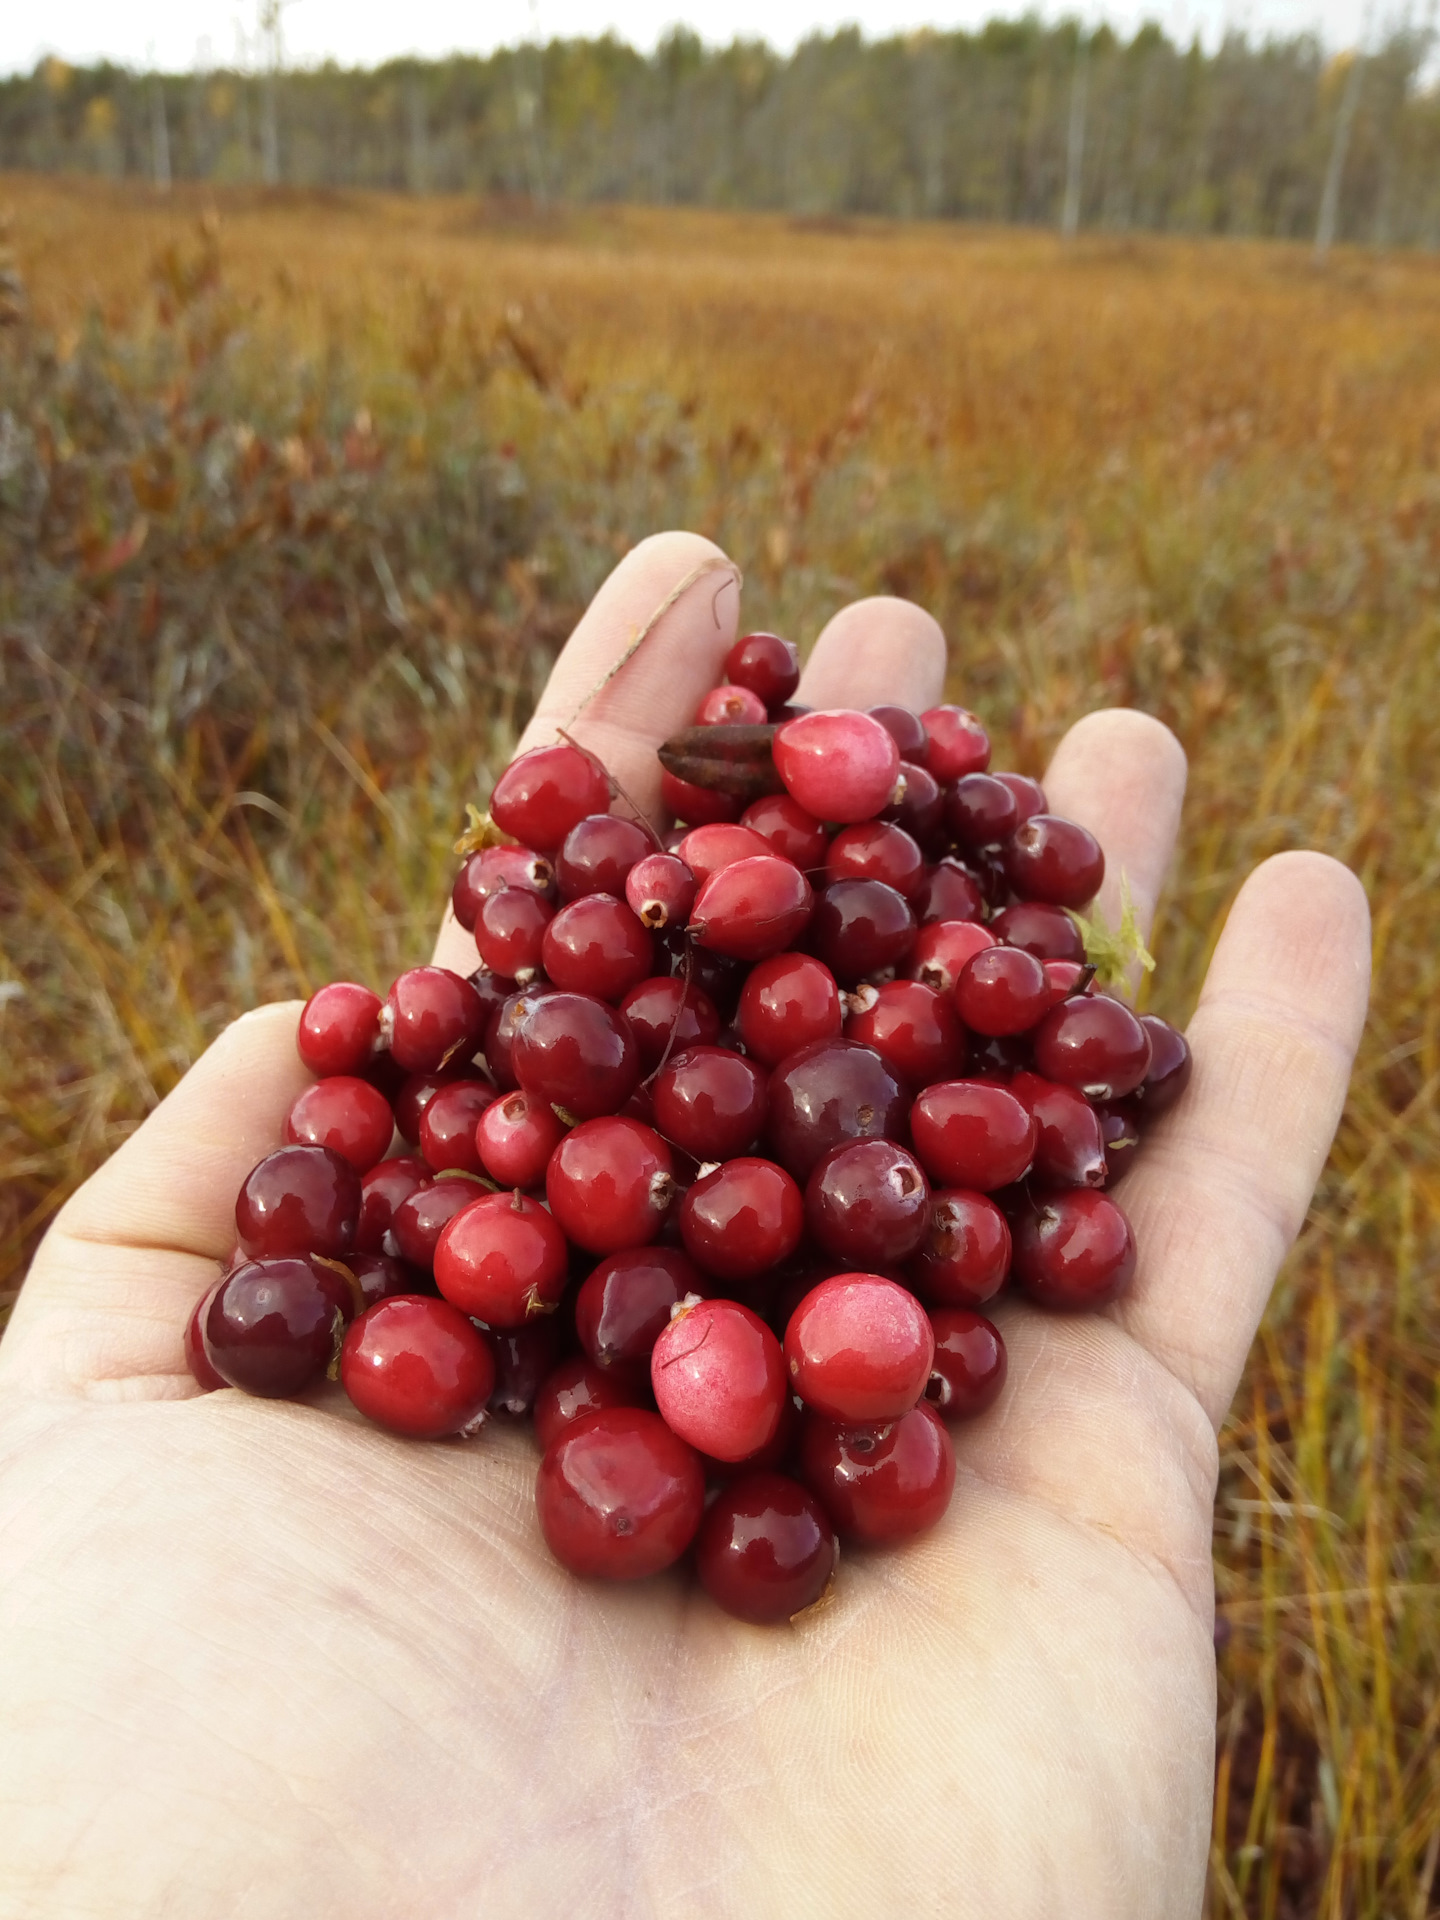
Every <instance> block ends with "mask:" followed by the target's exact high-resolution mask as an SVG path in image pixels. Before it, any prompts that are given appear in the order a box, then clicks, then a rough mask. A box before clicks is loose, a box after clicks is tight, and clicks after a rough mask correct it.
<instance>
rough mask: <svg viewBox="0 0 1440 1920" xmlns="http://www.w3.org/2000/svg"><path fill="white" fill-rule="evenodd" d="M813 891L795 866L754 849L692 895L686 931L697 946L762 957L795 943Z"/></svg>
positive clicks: (744, 956)
mask: <svg viewBox="0 0 1440 1920" xmlns="http://www.w3.org/2000/svg"><path fill="white" fill-rule="evenodd" d="M813 905H814V895H813V894H812V893H811V891H810V883H809V881H808V880H806V878H805V876H804V874H803V873H801V871H800V869H799V868H798V867H796V866H792V865H791V863H790V862H789V861H788V860H782V859H781V858H780V857H779V855H778V854H757V855H756V856H755V857H754V858H753V859H749V860H737V861H735V862H734V864H733V865H731V866H727V867H722V868H721V869H720V871H719V872H718V873H716V874H713V875H712V876H711V878H710V879H709V880H707V881H706V882H705V884H704V886H703V887H701V889H700V891H699V892H698V893H697V894H696V896H695V905H694V906H693V907H692V909H691V912H690V927H689V931H690V934H691V936H692V938H694V939H695V940H697V941H698V942H699V943H700V945H701V946H702V947H710V948H712V949H713V950H714V951H715V952H716V953H722V954H725V955H726V956H727V957H728V958H730V959H732V960H750V961H754V960H763V959H765V957H766V956H767V955H768V954H772V953H782V952H784V951H785V949H786V948H787V947H792V946H794V944H795V942H796V940H797V939H798V938H799V936H800V935H801V934H802V933H803V932H804V931H805V928H806V926H807V925H808V924H809V921H810V913H811V909H812V907H813Z"/></svg>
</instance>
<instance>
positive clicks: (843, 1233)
mask: <svg viewBox="0 0 1440 1920" xmlns="http://www.w3.org/2000/svg"><path fill="white" fill-rule="evenodd" d="M805 1218H806V1221H807V1223H808V1225H809V1228H810V1233H811V1236H812V1238H813V1239H814V1240H815V1241H816V1242H817V1244H818V1245H819V1246H820V1247H821V1248H822V1249H823V1250H824V1251H825V1252H826V1253H828V1254H829V1255H830V1257H831V1259H833V1260H840V1261H843V1262H844V1264H845V1265H846V1266H848V1267H854V1268H859V1269H862V1270H868V1269H870V1268H873V1267H877V1266H895V1265H898V1264H899V1263H900V1262H901V1261H902V1260H908V1259H909V1257H910V1255H911V1254H912V1253H914V1252H915V1251H916V1249H917V1248H918V1247H919V1245H920V1243H921V1241H922V1240H923V1239H924V1237H925V1233H926V1229H927V1228H928V1226H929V1224H930V1183H929V1182H928V1181H927V1180H926V1178H925V1175H924V1174H923V1173H922V1172H921V1171H920V1167H919V1164H918V1163H917V1161H916V1160H915V1159H914V1158H913V1156H912V1155H910V1154H908V1153H907V1152H906V1151H905V1149H904V1148H903V1147H897V1146H896V1145H895V1143H894V1141H892V1140H851V1141H848V1142H847V1143H846V1144H845V1145H843V1146H839V1147H832V1148H831V1150H830V1151H829V1153H827V1154H826V1155H825V1158H824V1159H823V1160H822V1161H820V1163H819V1165H818V1166H817V1167H816V1168H815V1170H814V1172H813V1173H812V1174H811V1175H810V1178H809V1180H808V1181H807V1182H806V1185H805Z"/></svg>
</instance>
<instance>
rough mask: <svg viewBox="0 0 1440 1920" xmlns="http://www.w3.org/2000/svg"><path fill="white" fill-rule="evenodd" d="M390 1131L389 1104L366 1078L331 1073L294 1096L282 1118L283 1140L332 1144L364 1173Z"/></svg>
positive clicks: (305, 1144) (304, 1144) (382, 1150)
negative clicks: (283, 1122)
mask: <svg viewBox="0 0 1440 1920" xmlns="http://www.w3.org/2000/svg"><path fill="white" fill-rule="evenodd" d="M394 1132H395V1116H394V1114H393V1113H392V1112H391V1111H390V1102H389V1101H388V1100H387V1099H386V1098H385V1096H384V1094H383V1093H381V1091H380V1090H379V1088H378V1087H372V1086H371V1085H370V1082H369V1081H368V1080H357V1079H356V1078H355V1077H354V1076H353V1075H351V1074H332V1075H331V1076H330V1077H329V1078H328V1079H325V1080H317V1081H316V1082H315V1084H314V1086H313V1087H306V1089H305V1090H304V1092H303V1093H301V1094H299V1095H297V1096H296V1099H295V1103H294V1105H293V1106H292V1107H291V1109H290V1111H289V1113H287V1114H286V1116H285V1139H286V1140H287V1142H288V1143H289V1144H290V1145H291V1146H296V1147H333V1148H334V1150H335V1152H336V1153H338V1154H340V1155H341V1156H342V1157H343V1158H344V1159H346V1160H348V1161H349V1162H350V1164H351V1166H352V1167H354V1169H355V1171H356V1172H357V1173H368V1172H369V1170H370V1168H371V1167H373V1166H375V1165H376V1163H377V1162H378V1161H379V1160H380V1159H381V1157H382V1156H383V1155H384V1153H385V1152H386V1150H387V1148H388V1147H389V1145H390V1141H391V1138H392V1137H393V1135H394Z"/></svg>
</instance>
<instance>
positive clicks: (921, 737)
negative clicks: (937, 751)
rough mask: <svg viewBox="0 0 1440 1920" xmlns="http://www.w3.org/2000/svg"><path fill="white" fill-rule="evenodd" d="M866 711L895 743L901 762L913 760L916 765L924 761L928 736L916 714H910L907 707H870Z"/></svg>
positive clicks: (923, 724)
mask: <svg viewBox="0 0 1440 1920" xmlns="http://www.w3.org/2000/svg"><path fill="white" fill-rule="evenodd" d="M867 711H868V713H869V715H870V718H871V719H872V720H878V721H879V722H880V724H881V726H882V727H884V729H885V731H886V732H887V733H888V734H889V736H890V738H891V739H892V740H893V741H894V742H895V745H896V748H897V749H898V751H899V754H900V758H901V759H902V760H913V761H915V762H916V763H917V765H918V763H919V762H920V761H921V760H923V759H924V757H925V752H926V749H927V747H928V746H929V736H928V735H927V734H926V732H925V723H924V721H923V720H922V719H921V718H920V716H919V714H918V713H912V712H911V710H910V708H909V707H891V706H880V707H870V708H868V709H867Z"/></svg>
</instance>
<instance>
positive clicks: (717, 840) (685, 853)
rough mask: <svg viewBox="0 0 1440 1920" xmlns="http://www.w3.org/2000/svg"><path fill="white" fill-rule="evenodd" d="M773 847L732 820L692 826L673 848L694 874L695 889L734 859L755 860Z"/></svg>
mask: <svg viewBox="0 0 1440 1920" xmlns="http://www.w3.org/2000/svg"><path fill="white" fill-rule="evenodd" d="M774 851H775V849H774V848H773V847H772V846H771V845H770V843H769V841H768V840H765V839H763V838H762V837H761V835H760V834H758V833H752V832H751V830H750V829H749V827H747V826H745V825H744V824H743V822H742V823H740V824H736V823H735V822H733V821H730V822H726V821H720V822H717V823H716V824H715V825H714V826H708V827H692V828H691V829H690V831H689V833H687V834H686V836H685V838H684V839H683V840H682V841H681V842H680V844H679V846H678V847H677V848H676V849H675V852H676V856H677V858H679V859H681V860H683V861H684V862H685V864H686V866H687V867H689V869H690V871H691V872H692V873H693V874H694V876H695V885H696V887H697V889H698V888H700V887H703V886H704V884H705V882H706V881H707V880H708V879H709V878H710V876H711V874H714V873H719V872H720V870H721V869H722V868H723V867H733V866H734V864H735V862H736V861H737V860H755V859H758V858H759V857H760V855H762V854H773V853H774Z"/></svg>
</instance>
